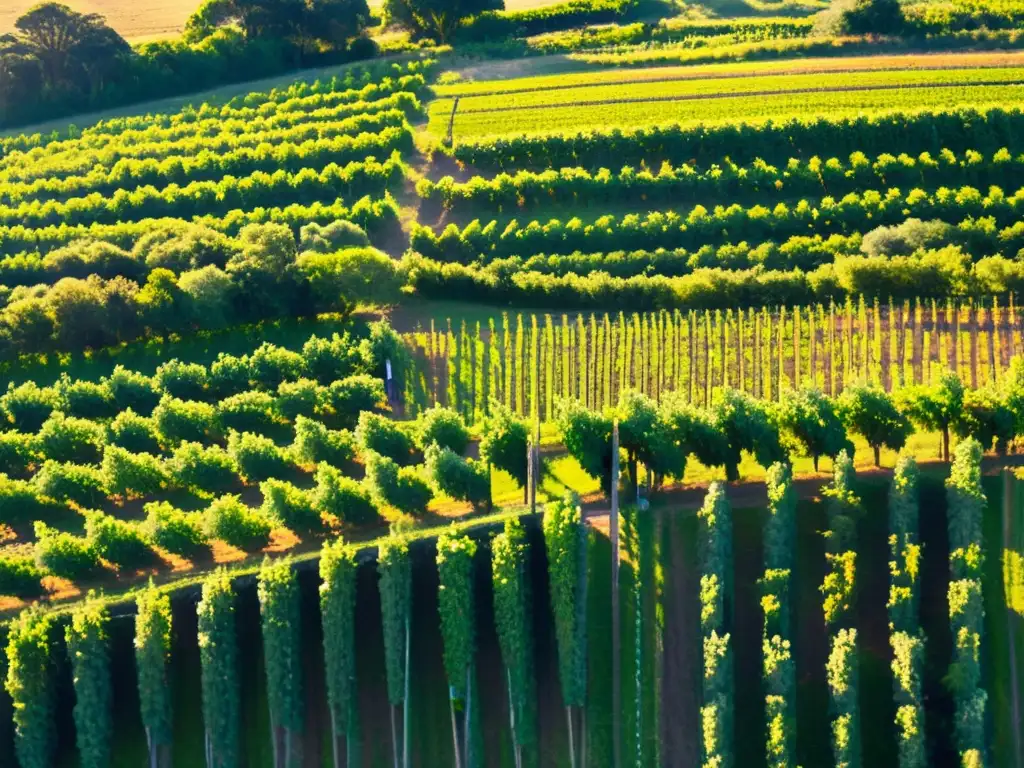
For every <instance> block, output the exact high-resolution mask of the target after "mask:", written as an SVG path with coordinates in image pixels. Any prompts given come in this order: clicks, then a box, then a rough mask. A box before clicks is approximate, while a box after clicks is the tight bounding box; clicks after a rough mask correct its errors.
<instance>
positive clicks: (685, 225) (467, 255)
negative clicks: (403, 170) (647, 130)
mask: <svg viewBox="0 0 1024 768" xmlns="http://www.w3.org/2000/svg"><path fill="white" fill-rule="evenodd" d="M1022 206H1024V190H1021V191H1018V192H1016V193H1015V194H1013V195H1011V196H1007V195H1006V194H1005V193H1004V192H1003V190H1002V189H1000V188H999V187H995V186H992V187H990V188H989V189H988V193H987V194H983V193H982V192H981V191H980V190H978V189H975V188H974V187H967V186H965V187H961V188H960V189H948V188H945V187H939V188H938V189H936V190H935V191H933V192H925V191H923V190H920V189H911V190H910V191H908V192H906V193H903V192H902V191H901V190H899V189H896V188H889V189H887V190H884V191H879V190H868V191H865V192H862V193H860V194H856V193H850V194H848V195H845V196H844V197H842V198H838V199H836V198H832V197H823V198H821V199H820V200H806V199H805V200H800V201H798V202H795V203H792V202H791V203H790V204H788V205H787V204H785V203H778V204H776V205H775V206H774V207H773V208H767V207H765V206H761V205H754V206H751V207H749V208H744V207H743V206H741V205H739V204H736V203H734V204H732V205H729V206H724V205H718V206H715V207H714V208H713V209H710V210H709V209H708V208H705V207H704V206H702V205H697V206H694V207H693V208H692V209H691V210H690V211H689V212H685V213H677V212H675V211H665V212H663V211H657V212H653V213H648V214H646V215H640V214H627V215H625V216H621V217H617V216H612V215H607V216H602V217H600V218H597V219H595V220H593V221H591V222H584V221H583V220H581V219H579V218H572V219H570V220H568V221H564V222H563V221H560V220H558V219H551V220H550V221H548V222H546V223H543V222H540V221H537V220H533V221H530V222H529V223H527V224H521V223H520V222H519V221H518V220H516V219H512V220H511V221H509V222H508V223H507V224H505V225H504V226H503V227H502V226H501V225H500V224H499V222H498V221H497V220H492V221H490V222H488V223H487V224H486V225H482V224H481V223H480V221H479V220H475V221H473V222H471V223H470V224H469V225H467V226H466V227H465V228H463V229H462V230H460V229H459V228H458V227H457V226H456V225H455V224H450V225H448V227H446V228H445V230H444V231H443V232H442V233H441V234H440V235H438V234H435V233H434V231H433V230H432V229H430V228H428V227H422V226H416V227H414V229H413V230H412V235H411V238H410V245H411V247H412V248H413V249H414V250H416V251H418V252H419V253H421V254H423V255H424V256H426V257H428V258H432V259H437V260H444V261H462V262H470V261H473V260H474V259H476V258H477V257H478V256H480V255H481V254H482V255H483V256H484V257H485V258H493V257H500V256H512V255H516V254H533V253H548V254H557V253H574V252H576V251H590V252H598V251H616V250H623V249H628V248H634V249H635V248H644V249H656V248H688V249H694V248H700V247H701V246H702V245H707V244H712V245H715V244H719V243H722V242H730V241H733V240H734V239H735V237H736V236H737V235H739V236H742V237H743V238H744V239H747V240H749V241H751V242H761V241H764V240H769V239H771V240H776V241H779V240H785V239H787V238H789V237H792V236H797V235H810V234H818V235H823V236H827V235H829V234H847V235H849V234H855V233H858V232H866V231H868V230H870V229H873V228H875V227H878V226H883V225H894V224H899V223H901V222H903V221H904V220H905V219H907V218H908V217H915V218H919V219H925V220H928V219H942V220H949V221H958V220H962V219H963V218H965V217H973V218H977V217H990V219H991V225H992V226H994V227H996V228H999V227H1010V226H1011V225H1013V224H1015V223H1017V222H1018V221H1019V219H1020V210H1021V207H1022Z"/></svg>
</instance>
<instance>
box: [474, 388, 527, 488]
mask: <svg viewBox="0 0 1024 768" xmlns="http://www.w3.org/2000/svg"><path fill="white" fill-rule="evenodd" d="M528 443H529V429H528V428H527V426H526V422H525V421H523V420H521V419H519V418H517V417H516V415H515V414H514V413H513V412H512V411H511V409H509V408H505V407H504V406H496V407H494V408H492V409H491V413H490V415H489V416H488V417H487V419H486V420H485V421H484V425H483V436H482V437H481V438H480V460H481V461H483V462H486V463H488V464H490V465H491V466H493V467H495V468H496V469H500V470H503V471H505V472H508V473H509V474H510V475H511V476H512V479H513V480H515V481H516V482H517V483H518V484H519V485H520V486H522V487H523V488H525V487H526V481H527V471H528V470H527V459H526V449H527V445H528Z"/></svg>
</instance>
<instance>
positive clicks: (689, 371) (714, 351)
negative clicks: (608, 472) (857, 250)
mask: <svg viewBox="0 0 1024 768" xmlns="http://www.w3.org/2000/svg"><path fill="white" fill-rule="evenodd" d="M1022 317H1024V316H1022V314H1021V312H1020V311H1019V310H1018V308H1017V307H1016V305H1015V304H1013V303H1012V302H1011V303H1010V304H1008V305H1005V306H1004V305H1002V304H1000V302H999V301H998V300H995V301H993V302H992V303H991V304H983V305H977V304H971V305H964V306H960V305H956V304H954V303H953V302H952V301H950V302H946V303H937V302H934V301H916V302H910V301H907V302H898V301H889V302H878V301H876V302H873V303H872V302H865V301H864V300H863V298H861V299H860V300H859V301H856V302H855V301H852V300H848V301H847V302H845V303H843V304H835V303H833V304H828V305H815V306H792V307H781V308H777V309H774V310H769V309H761V310H753V309H750V310H741V311H734V310H726V311H716V312H698V311H689V312H680V311H678V310H676V311H674V312H656V313H655V312H652V313H632V314H627V313H619V314H618V315H617V316H614V315H608V314H603V315H599V314H596V313H595V314H588V315H586V316H584V315H576V316H575V317H570V316H569V315H565V314H563V315H560V316H552V315H525V316H524V315H521V314H520V315H515V316H512V317H510V316H509V315H507V314H506V315H505V316H503V317H502V318H492V319H491V320H490V321H489V322H488V323H487V324H481V323H476V324H467V323H466V322H465V321H463V322H462V323H461V324H460V325H458V326H453V324H452V322H451V321H450V320H449V322H448V324H447V325H446V326H445V327H437V326H436V325H434V324H433V323H432V324H431V327H430V328H429V329H424V330H420V331H417V332H415V333H412V334H409V335H408V336H407V337H406V338H407V341H408V343H409V346H410V347H411V354H412V358H413V362H414V370H413V375H412V376H411V377H410V378H409V380H408V381H407V382H406V386H407V392H406V399H407V400H409V401H410V402H412V403H416V404H417V405H418V406H421V407H422V406H425V405H427V404H432V403H443V404H446V405H448V406H449V407H452V408H456V409H457V410H459V411H460V412H461V413H462V414H463V415H464V416H465V417H466V418H467V420H469V421H477V420H478V419H479V418H481V417H482V416H483V415H485V414H486V413H487V411H488V409H489V405H490V402H491V401H492V400H496V401H498V402H500V403H502V404H503V405H505V406H506V407H509V408H512V409H513V410H515V411H516V412H517V413H519V414H520V415H526V414H533V415H537V414H539V417H540V418H541V419H542V420H551V419H552V418H553V416H554V413H555V408H554V404H555V402H556V401H557V399H558V398H559V397H572V398H576V399H579V400H580V401H582V402H584V403H585V404H586V405H587V406H588V407H591V408H602V407H607V406H609V405H613V404H614V403H615V402H616V401H617V400H618V398H619V395H620V394H621V393H622V392H623V391H625V390H627V389H635V390H638V391H640V392H643V393H644V394H647V395H650V396H651V397H654V398H655V399H661V398H662V397H664V396H666V395H667V394H669V393H680V394H682V395H683V396H684V397H686V399H687V400H688V401H689V402H691V403H693V404H696V405H707V404H708V403H710V402H711V401H712V400H713V398H714V395H715V394H716V393H718V392H720V391H722V390H723V389H726V388H730V387H731V388H734V389H740V390H743V391H745V392H748V393H749V394H752V395H754V396H755V397H759V398H762V399H766V400H778V399H779V397H780V396H781V395H782V394H783V393H784V392H785V391H786V390H787V389H799V388H800V387H804V386H812V387H817V388H819V389H821V390H822V391H823V392H826V393H828V394H838V393H839V392H841V391H842V390H843V389H845V388H846V387H848V386H850V385H851V384H855V383H859V382H872V383H874V384H877V385H878V386H880V387H882V388H883V389H885V390H887V391H895V390H898V389H901V388H904V387H907V386H914V385H921V384H932V383H934V382H935V381H936V380H937V378H938V376H939V375H940V374H941V372H944V371H952V372H953V373H955V374H957V375H958V376H960V377H962V378H963V380H964V381H965V382H969V383H970V384H971V388H972V389H979V388H988V389H991V388H993V387H996V386H998V385H999V384H1000V383H1001V382H1002V380H1003V379H1004V378H1006V376H1007V374H1008V371H1009V369H1010V364H1011V361H1012V359H1013V357H1014V356H1016V355H1019V354H1021V353H1022V352H1024V330H1022V326H1021V320H1022ZM534 393H536V396H534Z"/></svg>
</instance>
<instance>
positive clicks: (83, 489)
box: [32, 460, 107, 508]
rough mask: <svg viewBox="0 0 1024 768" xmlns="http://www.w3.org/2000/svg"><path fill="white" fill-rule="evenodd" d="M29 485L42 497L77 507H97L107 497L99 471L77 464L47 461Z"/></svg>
mask: <svg viewBox="0 0 1024 768" xmlns="http://www.w3.org/2000/svg"><path fill="white" fill-rule="evenodd" d="M32 482H33V483H35V486H36V488H38V489H39V493H40V494H42V495H43V496H46V497H48V498H51V499H53V500H54V501H59V502H68V501H72V502H74V503H75V504H77V505H78V506H80V507H87V508H92V507H98V506H100V505H101V504H102V503H103V501H104V500H105V499H106V497H107V492H106V489H105V487H104V484H103V474H102V473H101V472H100V470H98V469H96V468H95V467H87V466H82V465H81V464H70V463H68V464H61V463H59V462H56V461H52V460H51V461H47V462H46V463H45V464H43V466H42V468H41V469H40V470H39V472H38V473H36V476H35V477H33V478H32Z"/></svg>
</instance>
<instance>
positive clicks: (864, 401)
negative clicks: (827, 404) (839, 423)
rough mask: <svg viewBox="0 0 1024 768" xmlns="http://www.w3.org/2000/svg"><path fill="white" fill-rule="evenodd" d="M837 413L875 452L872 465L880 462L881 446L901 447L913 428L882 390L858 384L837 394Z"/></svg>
mask: <svg viewBox="0 0 1024 768" xmlns="http://www.w3.org/2000/svg"><path fill="white" fill-rule="evenodd" d="M839 414H840V417H841V418H842V420H843V423H844V424H846V427H847V429H849V430H851V431H852V432H856V433H857V434H859V435H860V436H861V437H863V438H864V439H865V440H866V441H867V443H868V445H870V446H871V448H872V450H874V452H875V466H876V467H880V466H882V460H881V452H882V446H883V445H884V446H885V447H886V448H889V449H890V450H893V451H898V450H900V449H901V448H902V447H903V446H904V445H905V444H906V442H907V438H908V437H910V434H911V433H912V432H913V428H912V427H911V426H910V421H909V420H908V419H907V417H906V416H904V415H903V414H902V413H900V412H899V410H898V409H897V408H896V406H895V404H894V403H893V401H892V398H891V397H889V395H887V394H886V393H885V392H883V391H882V390H881V389H878V388H876V387H868V386H864V385H857V386H853V387H850V388H849V389H847V390H846V391H844V392H843V394H842V395H840V397H839Z"/></svg>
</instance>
